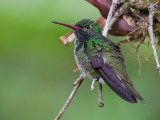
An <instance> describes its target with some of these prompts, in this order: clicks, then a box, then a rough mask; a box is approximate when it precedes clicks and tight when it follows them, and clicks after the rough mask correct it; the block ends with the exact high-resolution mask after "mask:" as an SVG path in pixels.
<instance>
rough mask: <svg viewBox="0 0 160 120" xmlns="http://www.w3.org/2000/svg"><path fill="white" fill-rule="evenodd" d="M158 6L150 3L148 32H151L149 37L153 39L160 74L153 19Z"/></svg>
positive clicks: (152, 43)
mask: <svg viewBox="0 0 160 120" xmlns="http://www.w3.org/2000/svg"><path fill="white" fill-rule="evenodd" d="M156 5H157V3H150V5H149V7H148V8H149V27H148V31H149V36H150V39H151V45H152V49H153V53H154V58H155V61H156V64H157V69H158V71H159V73H160V64H159V60H158V55H157V51H156V46H155V35H154V32H153V18H154V15H155V13H156V11H157V10H156Z"/></svg>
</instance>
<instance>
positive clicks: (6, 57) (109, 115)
mask: <svg viewBox="0 0 160 120" xmlns="http://www.w3.org/2000/svg"><path fill="white" fill-rule="evenodd" d="M77 5H78V7H77ZM99 16H100V14H99V12H98V10H97V9H96V8H95V7H94V6H92V5H90V4H88V3H87V2H85V1H83V0H77V1H75V0H69V1H65V0H52V1H50V0H1V1H0V18H1V19H0V106H1V107H0V120H53V119H54V117H55V116H56V115H57V114H58V112H59V110H60V109H61V107H62V106H63V104H64V103H65V101H66V99H67V98H68V96H69V94H70V92H71V90H72V88H73V86H72V83H73V82H74V80H75V79H76V78H77V76H78V75H79V73H72V72H71V71H72V67H73V63H74V56H73V44H72V45H70V46H69V47H65V46H63V45H62V44H61V43H60V42H59V41H58V38H59V37H60V36H61V35H64V34H65V33H66V32H68V29H67V28H65V27H61V26H58V25H54V24H52V23H51V21H52V20H54V21H59V22H64V23H68V24H75V23H76V22H77V21H79V20H81V19H84V18H90V19H93V20H96V18H98V17H99ZM110 39H112V40H113V41H114V42H117V41H118V39H119V40H122V39H124V38H121V37H112V36H110ZM140 50H142V51H143V52H144V53H145V54H146V55H148V56H149V55H152V49H151V47H150V46H149V48H148V45H147V44H146V45H143V46H142V47H141V48H140ZM122 52H123V54H124V57H125V61H126V62H125V63H126V67H127V70H128V73H129V75H130V78H131V80H132V81H133V83H134V85H135V88H136V89H137V90H138V91H139V93H141V95H142V96H143V97H144V99H145V102H146V105H143V104H141V103H138V104H130V103H127V102H125V101H124V100H122V99H121V98H119V97H118V96H117V95H116V94H115V93H113V92H112V91H111V90H110V88H108V86H107V85H104V88H103V91H104V92H103V96H104V103H105V106H104V107H103V108H99V107H98V105H97V100H98V93H97V88H96V89H95V91H94V92H91V91H90V83H91V80H89V79H87V80H86V81H85V82H84V83H83V84H82V86H81V88H80V89H79V91H78V92H77V95H76V96H75V98H74V100H73V101H72V103H71V104H70V106H69V108H68V109H67V111H66V112H65V114H64V116H63V117H62V120H75V119H76V120H91V119H92V120H97V119H100V120H104V119H108V120H117V119H119V120H151V119H153V120H158V119H160V115H159V111H160V103H159V101H160V95H159V91H160V87H159V86H160V76H159V74H158V71H157V70H156V69H155V64H150V63H148V62H146V61H145V60H144V59H143V58H141V60H142V61H143V66H142V74H141V76H140V77H139V75H138V68H139V66H138V63H137V58H136V57H135V50H134V49H133V48H132V47H131V46H129V45H122ZM151 61H152V62H154V59H153V57H152V59H151Z"/></svg>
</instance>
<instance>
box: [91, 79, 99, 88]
mask: <svg viewBox="0 0 160 120" xmlns="http://www.w3.org/2000/svg"><path fill="white" fill-rule="evenodd" d="M96 81H98V79H97V78H94V79H93V81H92V84H91V91H93V90H94V84H95V82H96Z"/></svg>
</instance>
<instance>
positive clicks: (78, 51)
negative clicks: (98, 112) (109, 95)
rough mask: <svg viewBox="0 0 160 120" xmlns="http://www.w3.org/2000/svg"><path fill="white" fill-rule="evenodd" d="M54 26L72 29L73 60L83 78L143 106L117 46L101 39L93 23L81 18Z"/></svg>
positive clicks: (104, 38)
mask: <svg viewBox="0 0 160 120" xmlns="http://www.w3.org/2000/svg"><path fill="white" fill-rule="evenodd" d="M53 23H55V24H59V25H62V26H65V27H68V28H71V29H73V31H74V34H75V37H76V39H75V43H74V47H75V48H74V55H75V60H76V62H77V65H78V68H79V70H80V71H81V72H82V75H83V77H85V76H87V77H89V78H91V79H97V80H98V81H99V82H102V81H104V83H106V84H107V85H108V86H109V87H110V88H111V89H112V90H113V91H114V92H115V93H116V94H117V95H118V96H120V97H121V98H122V99H124V100H126V101H127V102H130V103H137V102H138V101H137V99H139V100H140V101H141V102H142V103H144V100H143V98H142V97H141V95H140V94H139V93H138V92H137V91H136V89H135V88H134V85H133V83H132V82H131V80H130V78H129V76H128V73H127V70H126V67H125V64H124V57H123V55H122V53H121V50H120V47H119V46H118V45H117V44H115V43H114V42H112V41H111V40H109V39H108V38H106V37H105V36H103V35H102V32H101V30H100V28H99V26H98V25H97V24H96V23H95V22H94V21H92V20H90V19H83V20H81V21H79V22H78V23H76V24H75V25H68V24H64V23H60V22H53Z"/></svg>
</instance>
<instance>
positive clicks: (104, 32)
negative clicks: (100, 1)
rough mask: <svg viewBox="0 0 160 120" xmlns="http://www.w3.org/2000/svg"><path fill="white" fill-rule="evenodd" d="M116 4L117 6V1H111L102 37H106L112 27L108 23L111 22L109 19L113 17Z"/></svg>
mask: <svg viewBox="0 0 160 120" xmlns="http://www.w3.org/2000/svg"><path fill="white" fill-rule="evenodd" d="M117 4H118V0H112V5H111V7H110V11H109V13H108V17H107V20H106V24H105V26H104V28H103V33H102V34H103V35H104V36H108V31H109V30H110V29H111V26H112V25H111V24H110V22H111V18H112V16H113V13H114V12H115V9H116V6H117Z"/></svg>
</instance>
